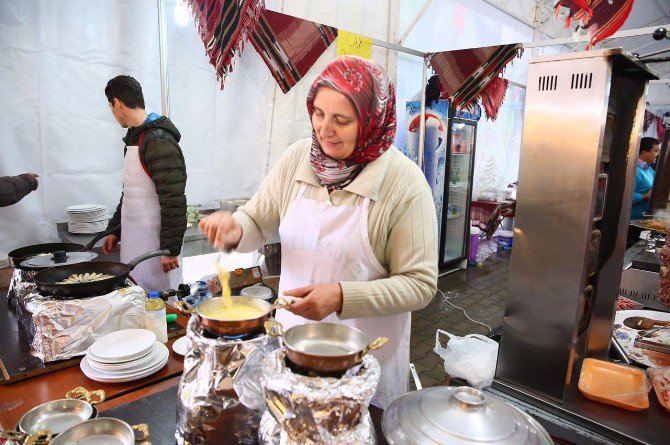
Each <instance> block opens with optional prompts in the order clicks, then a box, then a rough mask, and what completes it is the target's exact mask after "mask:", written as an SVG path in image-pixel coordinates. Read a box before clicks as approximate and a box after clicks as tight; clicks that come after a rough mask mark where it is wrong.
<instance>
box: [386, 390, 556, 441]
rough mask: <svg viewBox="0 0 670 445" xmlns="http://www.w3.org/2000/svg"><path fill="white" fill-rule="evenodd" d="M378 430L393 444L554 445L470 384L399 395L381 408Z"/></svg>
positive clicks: (537, 428) (525, 419) (516, 413)
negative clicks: (381, 415) (384, 408)
mask: <svg viewBox="0 0 670 445" xmlns="http://www.w3.org/2000/svg"><path fill="white" fill-rule="evenodd" d="M382 430H383V432H384V436H386V439H387V440H388V441H389V443H390V444H392V445H400V444H407V443H416V444H427V443H430V444H435V445H439V444H449V445H466V444H467V445H471V444H477V443H482V444H486V445H536V444H547V445H549V444H553V441H552V440H551V437H549V434H548V433H547V432H546V431H545V429H544V428H543V427H542V426H541V425H540V424H539V423H537V422H536V421H535V420H534V419H533V418H532V417H530V416H529V415H527V414H525V413H523V412H522V411H520V410H518V409H516V408H514V407H513V406H512V405H509V404H507V403H506V402H504V401H503V400H501V399H499V398H498V397H496V396H494V395H492V394H489V393H484V392H482V391H480V390H478V389H475V388H470V387H453V386H436V387H432V388H426V389H422V390H419V391H412V392H409V393H407V394H404V395H402V396H400V397H399V398H397V399H396V400H394V401H393V402H392V403H391V405H389V407H388V408H387V409H386V411H384V416H383V418H382Z"/></svg>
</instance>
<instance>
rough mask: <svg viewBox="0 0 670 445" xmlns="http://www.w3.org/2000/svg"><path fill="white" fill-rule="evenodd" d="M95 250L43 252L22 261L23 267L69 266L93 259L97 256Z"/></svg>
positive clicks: (40, 268)
mask: <svg viewBox="0 0 670 445" xmlns="http://www.w3.org/2000/svg"><path fill="white" fill-rule="evenodd" d="M97 256H98V254H97V253H95V252H65V251H64V250H57V251H55V252H54V253H52V254H51V255H49V254H42V255H35V256H33V257H30V258H28V259H27V260H25V261H23V262H22V263H21V267H23V268H25V269H32V270H43V269H49V268H50V267H57V266H67V265H70V264H77V263H83V262H85V261H91V260H92V259H93V258H95V257H97Z"/></svg>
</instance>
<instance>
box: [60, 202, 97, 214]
mask: <svg viewBox="0 0 670 445" xmlns="http://www.w3.org/2000/svg"><path fill="white" fill-rule="evenodd" d="M99 210H107V207H106V206H103V205H98V204H77V205H73V206H70V207H67V208H66V209H65V211H66V212H67V213H88V212H97V211H99Z"/></svg>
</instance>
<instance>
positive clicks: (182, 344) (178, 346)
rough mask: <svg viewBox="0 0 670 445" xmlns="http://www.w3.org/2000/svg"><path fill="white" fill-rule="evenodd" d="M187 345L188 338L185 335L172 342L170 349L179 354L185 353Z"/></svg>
mask: <svg viewBox="0 0 670 445" xmlns="http://www.w3.org/2000/svg"><path fill="white" fill-rule="evenodd" d="M187 345H188V339H187V338H186V336H183V337H182V338H180V339H179V340H177V341H175V342H174V343H172V350H173V351H174V352H176V353H177V354H179V355H186V346H187Z"/></svg>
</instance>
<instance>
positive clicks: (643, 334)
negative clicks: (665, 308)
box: [638, 324, 670, 338]
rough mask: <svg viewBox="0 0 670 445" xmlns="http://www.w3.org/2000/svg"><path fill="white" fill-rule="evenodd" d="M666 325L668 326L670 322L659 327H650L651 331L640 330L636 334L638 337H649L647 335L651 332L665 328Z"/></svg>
mask: <svg viewBox="0 0 670 445" xmlns="http://www.w3.org/2000/svg"><path fill="white" fill-rule="evenodd" d="M668 326H670V324H666V325H665V326H661V327H660V328H656V329H652V330H651V331H645V332H640V333H639V334H638V336H639V337H643V338H644V337H649V336H651V334H653V333H654V332H657V331H660V330H661V329H665V328H667V327H668Z"/></svg>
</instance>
